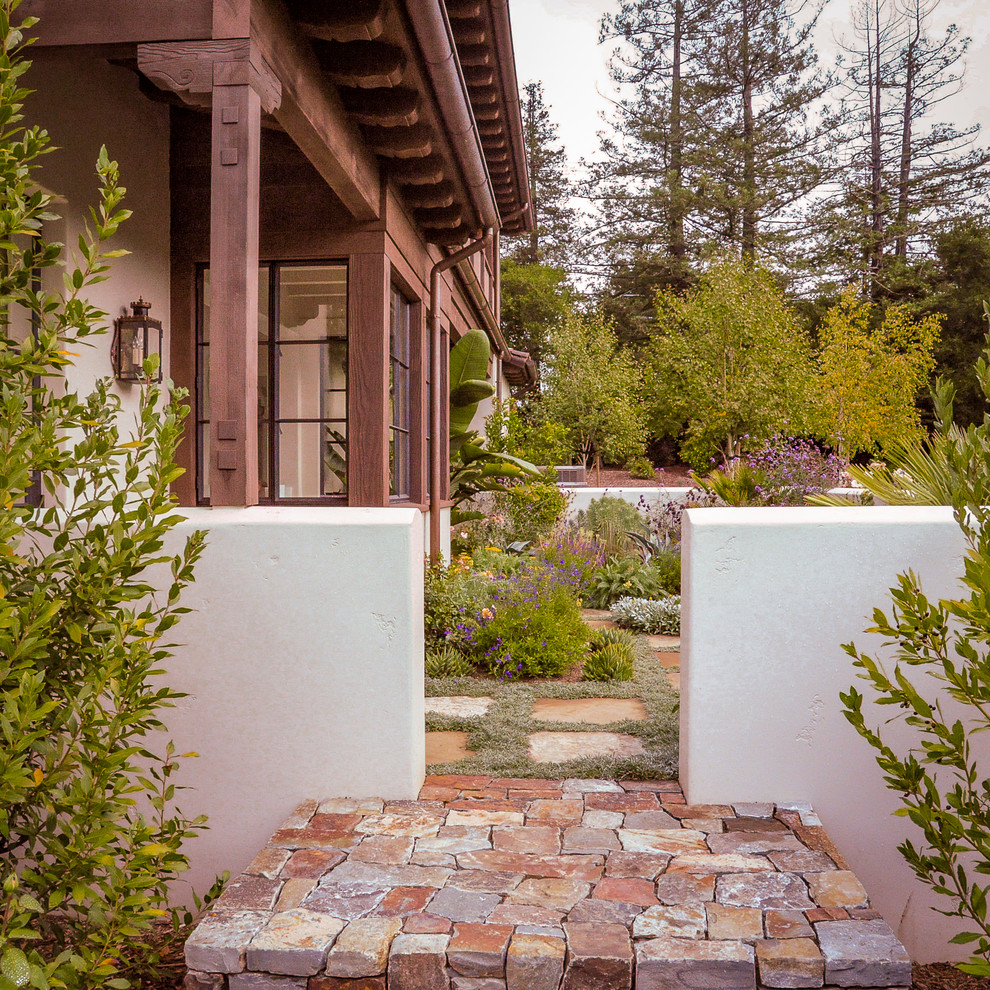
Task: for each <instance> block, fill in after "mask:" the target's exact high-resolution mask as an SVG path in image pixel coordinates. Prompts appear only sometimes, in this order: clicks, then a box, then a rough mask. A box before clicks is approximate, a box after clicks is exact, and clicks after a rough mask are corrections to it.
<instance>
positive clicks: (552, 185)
mask: <svg viewBox="0 0 990 990" xmlns="http://www.w3.org/2000/svg"><path fill="white" fill-rule="evenodd" d="M519 95H520V103H521V109H522V121H523V140H524V142H525V144H526V157H527V158H528V160H529V201H530V203H531V204H532V206H533V214H534V216H535V218H536V223H535V224H534V226H533V229H532V230H531V231H530V232H529V233H528V234H522V235H520V236H519V237H512V238H506V242H507V244H508V246H509V250H510V254H511V257H512V258H513V260H515V261H517V262H519V263H521V264H531V265H533V264H546V265H551V266H554V267H558V268H564V269H567V268H568V267H569V266H570V265H571V263H572V262H573V255H574V245H575V223H576V215H575V210H574V207H573V206H571V205H570V201H571V199H572V197H573V194H574V190H573V188H572V183H571V181H570V179H569V178H568V176H567V153H566V151H565V150H564V146H563V145H561V144H559V143H558V142H559V136H558V128H557V125H556V124H555V123H554V122H553V120H552V119H551V117H550V108H549V107H548V106H547V105H546V104H545V103H544V98H543V83H541V82H529V83H527V84H526V85H525V86H524V87H523V88H522V91H521V92H520V94H519Z"/></svg>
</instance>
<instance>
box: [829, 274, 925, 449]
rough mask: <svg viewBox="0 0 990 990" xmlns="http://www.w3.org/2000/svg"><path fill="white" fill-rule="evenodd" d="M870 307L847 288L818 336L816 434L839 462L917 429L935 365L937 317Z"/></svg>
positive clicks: (910, 435)
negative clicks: (923, 395) (879, 312)
mask: <svg viewBox="0 0 990 990" xmlns="http://www.w3.org/2000/svg"><path fill="white" fill-rule="evenodd" d="M873 310H874V307H873V306H871V305H870V304H869V303H868V302H866V301H864V300H863V299H862V298H861V297H859V296H858V294H857V293H856V290H855V289H849V290H848V291H847V292H846V293H845V294H844V295H843V297H842V300H841V301H840V302H839V303H838V305H836V306H833V307H832V308H831V309H830V310H829V311H828V313H827V314H826V316H825V322H824V324H823V325H822V327H821V329H820V331H819V352H818V370H819V376H820V382H819V385H820V402H819V404H818V417H819V420H818V427H817V429H818V432H819V434H820V435H821V436H822V437H823V439H825V440H827V441H828V442H829V443H830V444H831V445H832V446H833V447H834V448H835V449H836V450H837V451H838V453H839V456H840V457H841V458H843V460H845V461H847V462H848V460H849V459H850V458H851V457H853V456H854V455H855V454H856V453H858V452H860V451H870V452H878V451H880V450H882V449H883V447H884V446H885V445H886V444H891V443H904V442H905V441H908V440H910V439H912V438H913V437H917V436H918V435H919V434H920V432H921V420H920V417H919V414H918V408H917V405H916V400H917V398H918V395H919V393H920V392H921V391H922V389H923V388H924V387H925V386H926V385H927V384H928V378H929V375H930V374H931V371H932V368H933V367H934V366H935V359H934V356H933V348H934V345H935V341H936V340H937V339H938V336H939V330H940V324H941V317H940V316H936V315H930V316H926V317H921V318H915V317H913V316H912V314H911V311H910V310H909V308H908V307H907V306H903V305H900V306H889V307H888V308H887V309H886V311H885V312H884V313H883V317H882V319H881V320H879V322H878V323H877V322H876V321H875V319H874V316H875V314H874V312H873Z"/></svg>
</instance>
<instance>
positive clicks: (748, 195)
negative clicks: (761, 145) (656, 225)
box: [740, 0, 756, 264]
mask: <svg viewBox="0 0 990 990" xmlns="http://www.w3.org/2000/svg"><path fill="white" fill-rule="evenodd" d="M749 4H750V0H743V3H742V50H741V52H740V56H741V59H742V71H743V94H742V100H743V106H742V110H743V203H742V256H743V260H744V261H745V262H746V263H747V264H752V263H753V261H754V260H755V258H756V120H755V117H754V115H753V72H752V68H751V66H750V45H749V32H750V9H749Z"/></svg>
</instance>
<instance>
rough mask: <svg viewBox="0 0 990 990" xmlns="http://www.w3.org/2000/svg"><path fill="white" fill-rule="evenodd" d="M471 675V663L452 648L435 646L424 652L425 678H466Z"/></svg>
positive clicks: (472, 669)
mask: <svg viewBox="0 0 990 990" xmlns="http://www.w3.org/2000/svg"><path fill="white" fill-rule="evenodd" d="M472 673H474V667H472V666H471V661H470V660H468V658H467V657H466V656H464V654H463V653H461V652H460V650H456V649H454V647H453V646H437V647H434V648H433V649H429V650H427V651H426V676H427V677H467V676H469V675H470V674H472Z"/></svg>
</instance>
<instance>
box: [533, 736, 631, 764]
mask: <svg viewBox="0 0 990 990" xmlns="http://www.w3.org/2000/svg"><path fill="white" fill-rule="evenodd" d="M528 743H529V758H530V759H531V760H533V762H534V763H564V762H565V761H567V760H576V759H580V758H581V757H582V756H640V755H642V754H643V753H645V752H646V750H645V749H643V743H642V741H641V740H640V739H637V738H636V737H635V736H630V735H627V734H626V733H624V732H534V733H532V734H531V735H530V736H528Z"/></svg>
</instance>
